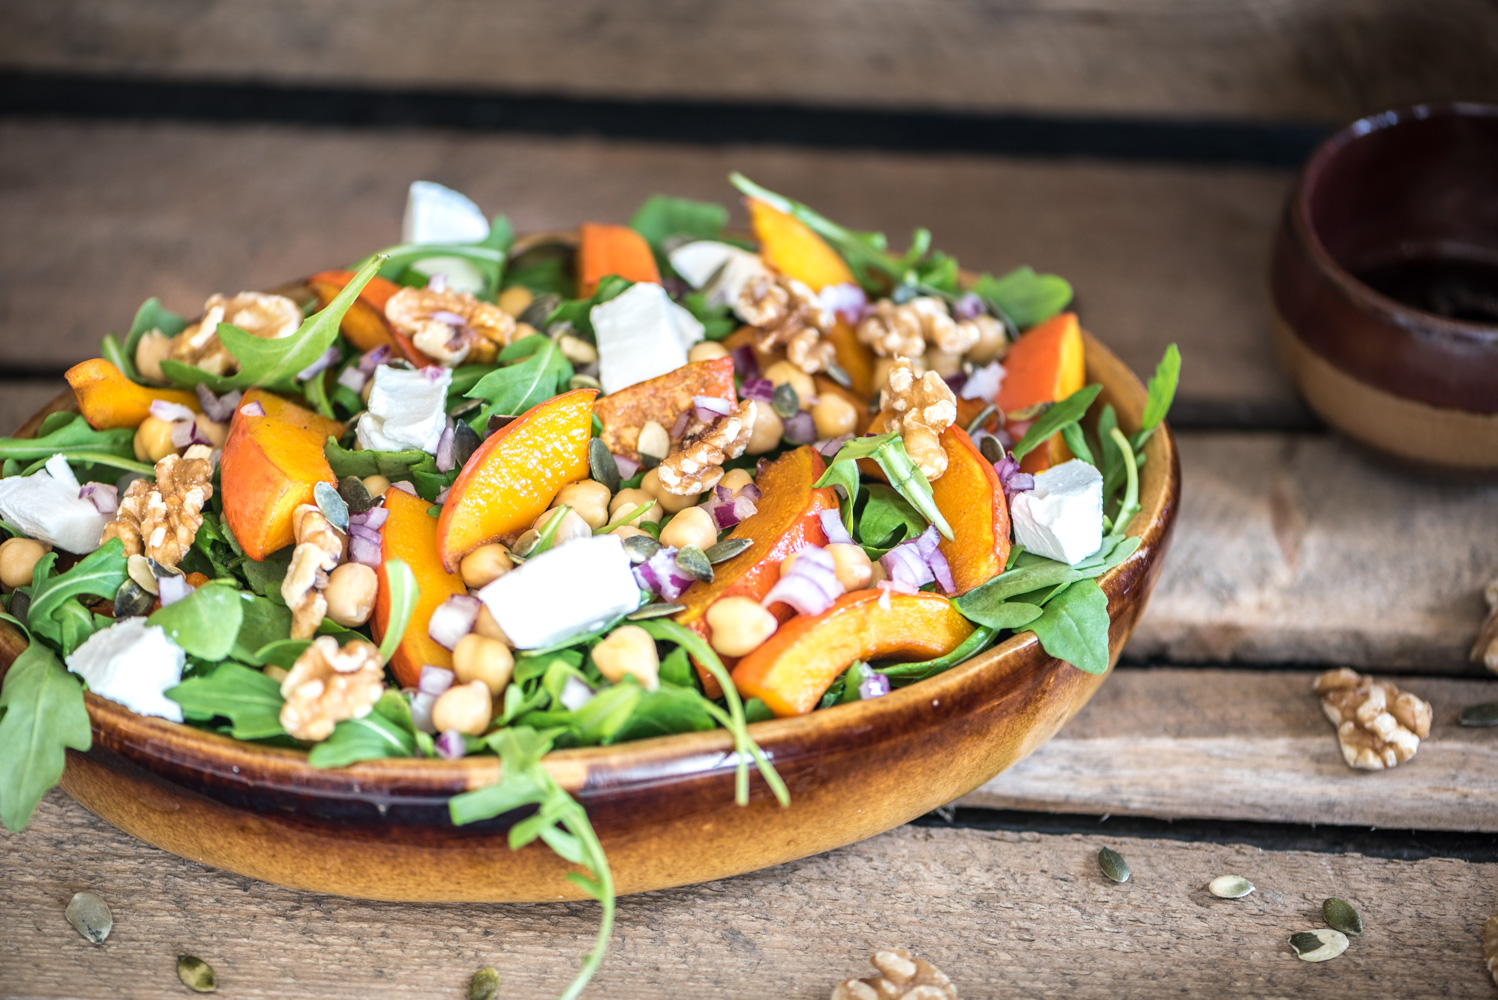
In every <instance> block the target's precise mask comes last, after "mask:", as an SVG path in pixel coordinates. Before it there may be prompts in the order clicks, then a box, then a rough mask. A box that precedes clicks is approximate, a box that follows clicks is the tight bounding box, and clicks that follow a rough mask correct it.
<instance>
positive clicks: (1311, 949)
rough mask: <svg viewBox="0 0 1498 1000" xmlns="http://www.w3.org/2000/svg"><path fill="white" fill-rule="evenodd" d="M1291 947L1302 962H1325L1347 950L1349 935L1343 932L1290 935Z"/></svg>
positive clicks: (1326, 931)
mask: <svg viewBox="0 0 1498 1000" xmlns="http://www.w3.org/2000/svg"><path fill="white" fill-rule="evenodd" d="M1290 947H1292V948H1294V949H1295V955H1296V957H1297V958H1299V959H1300V960H1301V961H1302V962H1325V961H1328V960H1330V959H1333V958H1336V957H1337V956H1338V955H1340V954H1342V953H1343V952H1344V951H1346V950H1347V935H1346V934H1343V933H1342V932H1341V931H1333V930H1325V929H1322V930H1314V931H1301V932H1300V933H1298V934H1291V935H1290Z"/></svg>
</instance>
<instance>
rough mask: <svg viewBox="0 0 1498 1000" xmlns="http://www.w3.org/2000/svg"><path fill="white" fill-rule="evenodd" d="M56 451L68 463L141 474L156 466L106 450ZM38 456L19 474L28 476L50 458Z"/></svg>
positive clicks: (65, 449) (152, 470)
mask: <svg viewBox="0 0 1498 1000" xmlns="http://www.w3.org/2000/svg"><path fill="white" fill-rule="evenodd" d="M57 453H58V454H61V455H63V456H65V457H66V458H67V460H68V462H69V463H72V462H77V463H78V464H79V465H103V466H107V467H109V468H111V469H123V470H125V471H126V472H139V473H140V474H141V475H143V476H149V475H152V474H153V473H154V472H155V471H156V467H155V466H154V465H151V464H149V463H146V462H137V461H135V460H134V459H130V458H121V457H120V456H118V455H115V454H112V453H110V452H107V451H70V450H68V449H67V448H65V447H64V448H59V449H57ZM51 457H52V456H51V455H48V456H47V457H46V458H39V459H37V460H36V461H35V462H32V463H31V464H30V465H28V466H26V468H24V469H22V470H21V475H23V476H29V475H31V474H32V473H33V472H35V471H36V470H38V469H40V468H42V467H43V466H45V465H46V464H47V462H48V461H49V460H50V459H51Z"/></svg>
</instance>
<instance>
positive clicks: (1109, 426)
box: [1097, 403, 1123, 497]
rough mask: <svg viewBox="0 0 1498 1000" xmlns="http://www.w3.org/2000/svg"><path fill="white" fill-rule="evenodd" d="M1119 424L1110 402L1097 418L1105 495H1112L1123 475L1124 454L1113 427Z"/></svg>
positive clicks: (1100, 467) (1100, 468)
mask: <svg viewBox="0 0 1498 1000" xmlns="http://www.w3.org/2000/svg"><path fill="white" fill-rule="evenodd" d="M1117 426H1118V414H1117V413H1116V412H1115V411H1114V409H1113V404H1112V403H1108V404H1107V405H1105V406H1104V407H1103V411H1102V412H1101V413H1099V414H1098V418H1097V436H1098V449H1099V457H1100V458H1101V459H1102V464H1101V465H1100V466H1099V467H1098V468H1099V470H1100V471H1101V472H1102V473H1103V496H1105V497H1107V496H1111V495H1112V493H1113V487H1112V486H1110V485H1109V484H1110V483H1114V484H1116V483H1117V482H1118V481H1119V479H1118V477H1120V476H1122V475H1123V454H1122V453H1121V452H1120V451H1119V450H1118V443H1117V442H1116V441H1114V440H1113V436H1112V434H1113V429H1114V428H1115V427H1117Z"/></svg>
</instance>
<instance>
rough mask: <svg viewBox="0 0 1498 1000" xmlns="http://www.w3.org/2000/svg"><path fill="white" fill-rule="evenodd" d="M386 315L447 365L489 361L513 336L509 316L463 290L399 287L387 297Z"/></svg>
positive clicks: (425, 350) (414, 340)
mask: <svg viewBox="0 0 1498 1000" xmlns="http://www.w3.org/2000/svg"><path fill="white" fill-rule="evenodd" d="M385 318H386V319H387V320H389V321H390V323H391V325H392V326H394V327H395V328H396V329H397V330H400V331H401V332H402V333H404V334H407V335H409V336H410V338H411V342H412V343H414V344H415V345H416V348H417V350H419V351H421V352H422V353H423V354H425V355H427V356H428V357H430V358H432V359H434V360H436V361H437V362H438V363H439V364H441V365H443V366H444V367H447V368H452V367H453V366H455V365H458V364H461V363H462V362H464V361H465V360H466V361H470V362H474V363H477V364H489V363H490V362H492V361H493V360H494V357H495V355H496V354H498V353H499V348H501V347H503V346H505V345H506V344H508V343H509V342H510V341H512V340H514V339H515V329H516V327H515V318H514V317H513V316H511V315H510V314H509V313H507V312H505V311H504V310H503V309H501V308H499V306H497V305H494V304H493V303H490V302H483V301H480V300H479V299H476V298H474V297H473V296H472V295H470V294H468V293H467V292H451V291H441V292H439V291H437V290H436V289H433V288H402V289H401V290H400V291H398V292H396V293H395V294H394V295H392V296H390V301H389V302H387V303H385Z"/></svg>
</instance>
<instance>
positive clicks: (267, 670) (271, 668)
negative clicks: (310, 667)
mask: <svg viewBox="0 0 1498 1000" xmlns="http://www.w3.org/2000/svg"><path fill="white" fill-rule="evenodd" d="M260 672H261V673H262V674H264V675H265V676H267V677H269V678H270V679H271V680H273V681H275V682H276V683H277V684H280V683H281V682H282V681H284V680H285V679H286V676H287V674H289V673H290V672H291V671H289V670H287V669H286V668H285V667H278V666H276V665H275V664H274V663H267V664H266V665H265V666H263V667H261V668H260Z"/></svg>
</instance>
